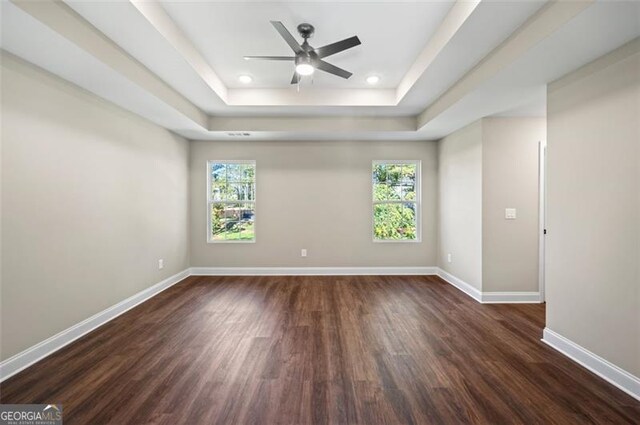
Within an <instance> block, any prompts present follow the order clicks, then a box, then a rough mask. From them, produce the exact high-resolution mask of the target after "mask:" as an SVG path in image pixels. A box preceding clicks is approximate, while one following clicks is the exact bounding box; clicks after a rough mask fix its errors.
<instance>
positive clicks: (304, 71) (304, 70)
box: [296, 63, 315, 75]
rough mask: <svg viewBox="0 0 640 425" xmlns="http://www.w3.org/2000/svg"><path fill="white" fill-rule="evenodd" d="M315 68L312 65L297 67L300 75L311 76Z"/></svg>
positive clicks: (300, 64) (299, 65)
mask: <svg viewBox="0 0 640 425" xmlns="http://www.w3.org/2000/svg"><path fill="white" fill-rule="evenodd" d="M314 71H315V68H314V67H313V65H311V64H310V63H299V64H298V65H296V72H297V73H298V74H300V75H311V74H313V72H314Z"/></svg>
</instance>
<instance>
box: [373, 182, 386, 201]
mask: <svg viewBox="0 0 640 425" xmlns="http://www.w3.org/2000/svg"><path fill="white" fill-rule="evenodd" d="M387 199H389V186H387V185H386V184H384V183H383V184H380V183H374V185H373V200H374V201H386V200H387Z"/></svg>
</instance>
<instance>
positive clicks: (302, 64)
mask: <svg viewBox="0 0 640 425" xmlns="http://www.w3.org/2000/svg"><path fill="white" fill-rule="evenodd" d="M271 25H273V27H274V28H275V29H276V31H278V33H280V35H281V36H282V38H284V41H286V42H287V44H288V45H289V47H291V50H293V52H294V53H295V56H245V57H244V58H245V59H246V60H254V59H257V60H275V61H292V62H294V63H295V65H296V68H295V71H294V73H293V78H292V79H291V84H297V83H299V82H300V78H301V77H302V76H305V75H311V74H313V72H314V71H315V70H316V69H319V70H320V71H324V72H328V73H329V74H333V75H337V76H338V77H342V78H345V79H347V78H349V77H351V75H353V74H352V73H351V72H349V71H346V70H344V69H342V68H339V67H337V66H335V65H332V64H330V63H329V62H325V61H324V60H323V59H324V58H326V57H327V56H331V55H335V54H336V53H340V52H342V51H344V50H347V49H350V48H352V47H355V46H357V45H359V44H360V39H358V37H357V36H353V37H350V38H345V39H344V40H342V41H337V42H335V43H331V44H327V45H326V46H322V47H318V48H317V49H316V48H313V47H311V45H310V44H309V42H308V39H309V38H310V37H311V36H312V35H313V32H314V31H315V28H314V27H313V25H311V24H306V23H303V24H300V25H298V33H300V36H301V37H302V38H303V39H304V42H303V43H302V44H298V42H297V41H296V39H295V38H294V37H293V35H291V33H290V32H289V31H288V30H287V28H286V27H285V26H284V25H283V24H282V22H279V21H271Z"/></svg>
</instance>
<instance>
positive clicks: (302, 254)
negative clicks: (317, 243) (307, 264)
mask: <svg viewBox="0 0 640 425" xmlns="http://www.w3.org/2000/svg"><path fill="white" fill-rule="evenodd" d="M300 256H301V257H306V256H307V250H306V249H304V248H303V249H301V250H300Z"/></svg>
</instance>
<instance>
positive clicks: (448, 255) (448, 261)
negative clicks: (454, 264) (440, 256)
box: [447, 253, 451, 263]
mask: <svg viewBox="0 0 640 425" xmlns="http://www.w3.org/2000/svg"><path fill="white" fill-rule="evenodd" d="M450 262H451V253H448V254H447V263H450Z"/></svg>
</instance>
